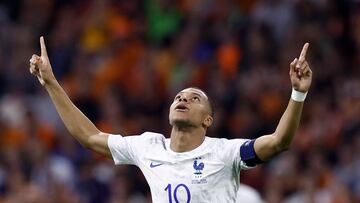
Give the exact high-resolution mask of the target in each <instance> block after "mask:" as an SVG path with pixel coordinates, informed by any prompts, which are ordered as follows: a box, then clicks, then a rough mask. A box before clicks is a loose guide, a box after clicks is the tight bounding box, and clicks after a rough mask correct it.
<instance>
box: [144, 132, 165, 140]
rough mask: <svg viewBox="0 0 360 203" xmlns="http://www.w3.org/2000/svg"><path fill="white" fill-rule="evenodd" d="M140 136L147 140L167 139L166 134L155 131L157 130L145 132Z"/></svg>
mask: <svg viewBox="0 0 360 203" xmlns="http://www.w3.org/2000/svg"><path fill="white" fill-rule="evenodd" d="M139 138H141V139H143V140H144V141H147V142H156V141H163V140H165V136H164V135H163V134H161V133H155V132H144V133H142V134H141V135H140V136H139Z"/></svg>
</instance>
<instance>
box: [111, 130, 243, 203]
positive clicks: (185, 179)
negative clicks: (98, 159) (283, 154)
mask: <svg viewBox="0 0 360 203" xmlns="http://www.w3.org/2000/svg"><path fill="white" fill-rule="evenodd" d="M246 141H247V140H246V139H231V140H229V139H220V138H210V137H205V140H204V142H203V143H202V144H201V145H200V146H199V147H197V148H196V149H194V150H192V151H189V152H183V153H176V152H174V151H172V150H171V149H170V139H166V138H165V137H164V136H163V135H162V134H158V133H152V132H145V133H143V134H142V135H139V136H127V137H122V136H120V135H110V136H109V138H108V146H109V149H110V151H111V154H112V157H113V160H114V162H115V164H116V165H118V164H133V165H136V166H138V167H139V168H140V169H141V171H142V172H143V174H144V176H145V178H146V180H147V182H148V184H149V186H150V190H151V195H152V201H153V202H154V203H183V202H184V203H188V202H196V203H201V202H211V203H214V202H219V203H224V202H235V201H236V193H237V190H238V187H239V175H240V170H242V169H248V168H250V167H248V166H247V165H246V164H245V162H243V161H242V160H241V156H240V147H241V145H242V144H244V143H245V142H246Z"/></svg>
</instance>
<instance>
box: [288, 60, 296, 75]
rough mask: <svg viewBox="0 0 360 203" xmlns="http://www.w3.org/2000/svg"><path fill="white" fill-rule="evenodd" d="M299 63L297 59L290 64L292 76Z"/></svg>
mask: <svg viewBox="0 0 360 203" xmlns="http://www.w3.org/2000/svg"><path fill="white" fill-rule="evenodd" d="M297 62H298V59H297V58H295V59H294V60H293V61H292V62H291V63H290V72H289V73H290V75H292V73H295V72H296V70H295V66H296V63H297Z"/></svg>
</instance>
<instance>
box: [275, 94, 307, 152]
mask: <svg viewBox="0 0 360 203" xmlns="http://www.w3.org/2000/svg"><path fill="white" fill-rule="evenodd" d="M303 104H304V102H296V101H294V100H292V99H290V101H289V104H288V106H287V108H286V110H285V112H284V114H283V115H282V117H281V119H280V122H279V124H278V126H277V128H276V130H275V133H274V134H273V136H275V144H276V147H277V148H278V150H285V149H288V148H289V147H290V144H291V141H292V139H293V137H294V135H295V133H296V130H297V128H298V127H299V123H300V118H301V113H302V109H303Z"/></svg>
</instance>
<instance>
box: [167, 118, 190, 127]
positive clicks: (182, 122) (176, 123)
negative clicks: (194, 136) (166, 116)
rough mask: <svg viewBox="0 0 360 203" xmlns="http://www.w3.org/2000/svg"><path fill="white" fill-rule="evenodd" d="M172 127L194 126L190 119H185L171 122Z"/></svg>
mask: <svg viewBox="0 0 360 203" xmlns="http://www.w3.org/2000/svg"><path fill="white" fill-rule="evenodd" d="M170 124H171V125H172V126H192V125H193V124H192V122H191V121H190V120H189V119H185V118H175V119H172V120H170Z"/></svg>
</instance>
